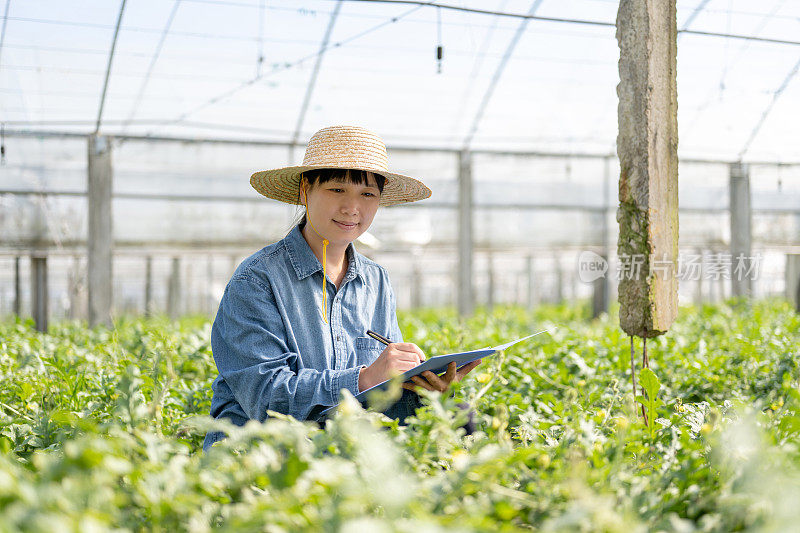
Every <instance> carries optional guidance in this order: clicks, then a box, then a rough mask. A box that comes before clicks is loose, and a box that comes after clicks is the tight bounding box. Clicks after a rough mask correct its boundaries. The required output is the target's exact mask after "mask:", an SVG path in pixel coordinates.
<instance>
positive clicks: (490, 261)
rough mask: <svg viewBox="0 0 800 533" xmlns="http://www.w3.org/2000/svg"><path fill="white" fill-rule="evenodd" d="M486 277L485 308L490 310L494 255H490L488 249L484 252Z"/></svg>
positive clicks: (492, 292) (492, 307) (491, 305)
mask: <svg viewBox="0 0 800 533" xmlns="http://www.w3.org/2000/svg"><path fill="white" fill-rule="evenodd" d="M486 277H487V278H488V279H487V284H486V309H488V310H489V311H491V310H492V309H494V292H495V288H494V256H493V255H492V251H491V250H489V251H487V252H486Z"/></svg>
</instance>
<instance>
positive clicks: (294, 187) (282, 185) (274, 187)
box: [250, 165, 431, 207]
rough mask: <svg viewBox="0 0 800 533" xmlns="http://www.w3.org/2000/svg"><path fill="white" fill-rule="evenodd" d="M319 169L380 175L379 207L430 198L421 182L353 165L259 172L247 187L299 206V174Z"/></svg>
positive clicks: (312, 166)
mask: <svg viewBox="0 0 800 533" xmlns="http://www.w3.org/2000/svg"><path fill="white" fill-rule="evenodd" d="M322 168H331V169H341V170H348V169H349V170H364V171H367V172H372V173H374V174H380V175H381V176H383V177H384V178H386V183H385V184H384V186H383V191H382V192H381V199H380V202H379V203H378V205H380V206H383V207H388V206H392V205H399V204H406V203H409V202H416V201H419V200H424V199H425V198H428V197H430V195H431V190H430V189H429V188H428V187H426V186H425V184H424V183H422V182H421V181H419V180H416V179H414V178H412V177H410V176H404V175H402V174H395V173H393V172H384V171H379V170H374V169H370V168H359V167H353V166H347V167H338V166H331V165H301V166H296V167H283V168H276V169H272V170H262V171H260V172H256V173H254V174H253V175H252V176H250V185H252V186H253V188H254V189H255V190H256V191H258V192H259V193H260V194H262V195H263V196H266V197H267V198H272V199H273V200H278V201H279V202H285V203H287V204H293V205H300V204H301V202H300V174H301V173H303V172H306V171H307V170H317V169H322Z"/></svg>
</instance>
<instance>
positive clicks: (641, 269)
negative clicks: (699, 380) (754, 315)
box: [617, 0, 678, 338]
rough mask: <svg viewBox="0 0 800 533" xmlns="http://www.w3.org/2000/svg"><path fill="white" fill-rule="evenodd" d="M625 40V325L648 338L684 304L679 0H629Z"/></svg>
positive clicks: (622, 31)
mask: <svg viewBox="0 0 800 533" xmlns="http://www.w3.org/2000/svg"><path fill="white" fill-rule="evenodd" d="M617 41H618V43H619V48H620V59H619V75H620V83H619V85H618V86H617V95H618V96H619V109H618V122H619V128H618V131H619V134H618V137H617V153H618V155H619V161H620V179H619V202H620V203H619V209H618V211H617V221H618V222H619V241H618V255H619V258H620V266H621V269H620V272H621V274H622V275H621V278H622V279H620V283H619V302H620V326H621V327H622V329H623V330H624V331H625V332H626V333H627V334H628V335H636V336H639V337H644V338H647V337H655V336H657V335H660V334H662V333H664V332H666V331H667V330H668V329H669V327H670V326H671V325H672V322H673V321H674V320H675V316H676V315H677V310H678V282H677V260H678V113H677V111H678V93H677V77H676V70H677V63H676V57H677V22H676V10H675V0H621V1H620V4H619V11H618V12H617ZM656 261H657V262H658V264H657V266H658V267H659V268H657V269H656V268H655V267H656V264H655V263H654V262H656ZM651 266H652V267H653V268H652V269H651ZM651 270H652V272H651Z"/></svg>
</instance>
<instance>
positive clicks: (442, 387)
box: [421, 370, 450, 392]
mask: <svg viewBox="0 0 800 533" xmlns="http://www.w3.org/2000/svg"><path fill="white" fill-rule="evenodd" d="M421 375H423V376H425V379H427V380H428V383H430V384H431V385H433V386H434V387H435V388H436V390H438V391H439V392H444V391H446V390H447V387H449V386H450V382H449V381H444V380H443V379H442V378H440V377H439V376H437V375H436V374H434V373H433V372H431V371H430V370H426V371H425V372H423V373H422V374H421Z"/></svg>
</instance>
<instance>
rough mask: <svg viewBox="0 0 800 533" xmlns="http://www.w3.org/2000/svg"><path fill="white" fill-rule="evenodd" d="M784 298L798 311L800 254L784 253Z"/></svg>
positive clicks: (799, 298)
mask: <svg viewBox="0 0 800 533" xmlns="http://www.w3.org/2000/svg"><path fill="white" fill-rule="evenodd" d="M786 299H787V300H789V301H790V302H792V305H793V306H794V308H795V310H796V311H797V312H798V313H800V254H786Z"/></svg>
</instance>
